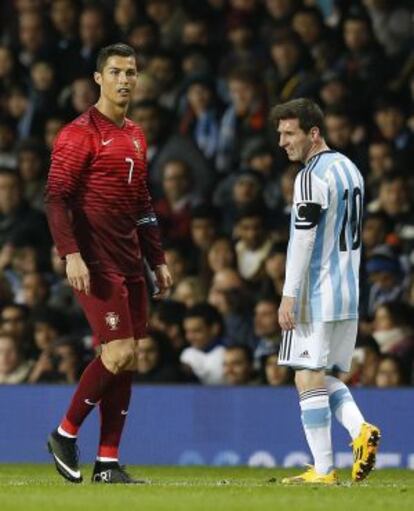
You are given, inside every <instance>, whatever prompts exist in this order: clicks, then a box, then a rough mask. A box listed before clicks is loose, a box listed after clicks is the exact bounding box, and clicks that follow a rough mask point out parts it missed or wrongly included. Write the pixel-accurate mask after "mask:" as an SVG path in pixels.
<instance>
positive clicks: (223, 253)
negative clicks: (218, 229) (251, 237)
mask: <svg viewBox="0 0 414 511" xmlns="http://www.w3.org/2000/svg"><path fill="white" fill-rule="evenodd" d="M207 264H208V270H209V280H210V278H212V277H213V275H215V274H216V273H217V272H218V271H220V270H224V269H226V268H235V266H236V253H235V251H234V247H233V244H232V242H231V240H230V239H229V238H228V237H227V236H218V237H217V238H216V239H215V240H214V241H213V242H212V244H211V245H210V248H209V249H208V253H207Z"/></svg>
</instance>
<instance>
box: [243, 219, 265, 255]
mask: <svg viewBox="0 0 414 511" xmlns="http://www.w3.org/2000/svg"><path fill="white" fill-rule="evenodd" d="M237 232H238V234H239V236H240V239H241V240H242V241H244V243H245V244H246V246H247V248H249V249H250V250H255V249H257V248H259V247H260V245H261V244H262V242H263V239H264V229H263V221H262V219H261V218H260V217H246V218H242V219H241V220H240V222H239V223H238V225H237Z"/></svg>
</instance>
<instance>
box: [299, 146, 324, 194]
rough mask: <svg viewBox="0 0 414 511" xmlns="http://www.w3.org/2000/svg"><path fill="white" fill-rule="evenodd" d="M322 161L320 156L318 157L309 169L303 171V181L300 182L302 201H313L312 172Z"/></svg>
mask: <svg viewBox="0 0 414 511" xmlns="http://www.w3.org/2000/svg"><path fill="white" fill-rule="evenodd" d="M319 159H320V155H318V156H317V157H316V158H315V159H314V160H313V161H312V162H311V164H310V165H309V166H308V167H305V168H304V169H303V171H302V176H301V181H300V189H301V194H302V200H305V201H306V200H312V179H311V172H312V170H313V169H314V168H315V167H316V164H317V163H318V161H319Z"/></svg>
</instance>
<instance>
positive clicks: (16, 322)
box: [1, 307, 26, 339]
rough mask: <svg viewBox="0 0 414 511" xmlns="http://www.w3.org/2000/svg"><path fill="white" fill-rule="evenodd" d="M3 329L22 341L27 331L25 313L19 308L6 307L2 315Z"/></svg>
mask: <svg viewBox="0 0 414 511" xmlns="http://www.w3.org/2000/svg"><path fill="white" fill-rule="evenodd" d="M1 329H2V331H4V332H5V333H7V334H10V335H11V336H12V337H14V338H16V339H21V338H22V337H23V334H24V332H25V330H26V321H25V318H24V314H23V312H22V311H21V310H20V309H19V308H17V307H5V308H4V309H3V310H2V313H1Z"/></svg>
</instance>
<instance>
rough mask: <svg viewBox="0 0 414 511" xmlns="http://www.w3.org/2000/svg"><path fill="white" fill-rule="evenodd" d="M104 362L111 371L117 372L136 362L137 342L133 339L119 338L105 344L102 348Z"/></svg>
mask: <svg viewBox="0 0 414 511" xmlns="http://www.w3.org/2000/svg"><path fill="white" fill-rule="evenodd" d="M101 357H102V362H103V364H104V365H105V366H106V367H107V368H108V370H109V371H111V372H113V373H115V374H117V373H119V372H121V371H124V370H125V369H127V368H128V367H130V366H131V365H133V364H134V361H135V342H134V340H133V339H132V338H131V339H119V340H116V341H112V342H110V343H108V344H105V345H104V346H103V349H102V355H101Z"/></svg>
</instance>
